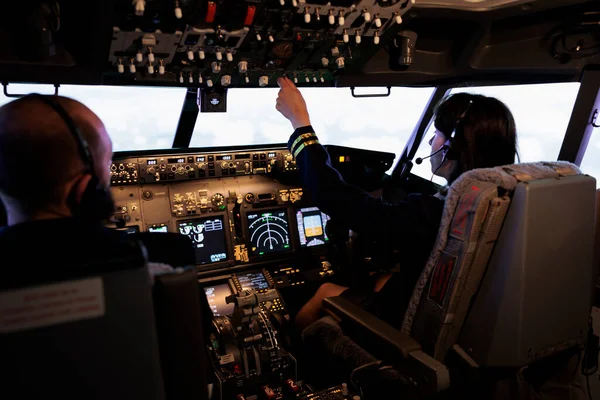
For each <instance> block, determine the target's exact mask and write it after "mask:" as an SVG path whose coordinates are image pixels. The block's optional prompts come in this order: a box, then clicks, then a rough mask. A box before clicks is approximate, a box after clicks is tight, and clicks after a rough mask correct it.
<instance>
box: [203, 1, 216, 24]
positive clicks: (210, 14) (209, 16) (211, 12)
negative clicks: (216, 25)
mask: <svg viewBox="0 0 600 400" xmlns="http://www.w3.org/2000/svg"><path fill="white" fill-rule="evenodd" d="M216 12H217V3H215V2H214V1H209V2H208V11H207V12H206V19H205V21H206V22H208V23H212V22H214V21H215V14H216Z"/></svg>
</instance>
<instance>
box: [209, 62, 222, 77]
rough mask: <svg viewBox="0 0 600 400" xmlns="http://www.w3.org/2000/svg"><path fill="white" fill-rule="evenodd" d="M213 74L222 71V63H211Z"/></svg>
mask: <svg viewBox="0 0 600 400" xmlns="http://www.w3.org/2000/svg"><path fill="white" fill-rule="evenodd" d="M211 67H212V72H213V74H216V73H218V72H220V71H221V63H218V62H216V61H213V62H212V64H211Z"/></svg>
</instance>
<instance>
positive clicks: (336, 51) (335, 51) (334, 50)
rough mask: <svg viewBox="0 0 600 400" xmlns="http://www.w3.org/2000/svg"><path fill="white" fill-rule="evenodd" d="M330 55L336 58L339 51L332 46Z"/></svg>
mask: <svg viewBox="0 0 600 400" xmlns="http://www.w3.org/2000/svg"><path fill="white" fill-rule="evenodd" d="M331 55H332V56H334V57H337V56H339V55H340V49H338V48H337V46H334V47H332V48H331Z"/></svg>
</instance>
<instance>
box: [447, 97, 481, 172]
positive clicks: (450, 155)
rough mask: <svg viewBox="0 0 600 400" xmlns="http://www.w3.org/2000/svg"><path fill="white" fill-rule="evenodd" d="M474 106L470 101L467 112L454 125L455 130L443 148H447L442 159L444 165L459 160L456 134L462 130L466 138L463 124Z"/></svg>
mask: <svg viewBox="0 0 600 400" xmlns="http://www.w3.org/2000/svg"><path fill="white" fill-rule="evenodd" d="M472 104H473V100H469V103H468V104H467V107H466V108H465V111H463V112H462V114H460V116H459V117H458V119H457V120H456V124H454V129H453V130H452V132H451V133H450V137H449V138H448V140H446V142H445V143H444V145H443V146H442V149H444V148H445V150H442V151H443V153H442V154H443V156H444V157H443V158H442V164H443V163H444V161H446V160H457V159H458V156H459V154H460V150H459V149H457V148H456V147H457V145H456V144H455V143H454V141H455V140H456V132H457V131H458V130H459V129H460V132H461V135H463V136H464V129H463V128H464V127H463V122H464V120H465V117H466V116H467V113H468V112H469V109H470V108H471V105H472ZM440 165H441V164H440Z"/></svg>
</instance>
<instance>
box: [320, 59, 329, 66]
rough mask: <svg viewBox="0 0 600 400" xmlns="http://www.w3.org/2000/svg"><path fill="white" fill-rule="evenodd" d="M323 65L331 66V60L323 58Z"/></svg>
mask: <svg viewBox="0 0 600 400" xmlns="http://www.w3.org/2000/svg"><path fill="white" fill-rule="evenodd" d="M321 64H323V66H324V67H326V66H328V65H329V59H328V58H327V57H323V58H321Z"/></svg>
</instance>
